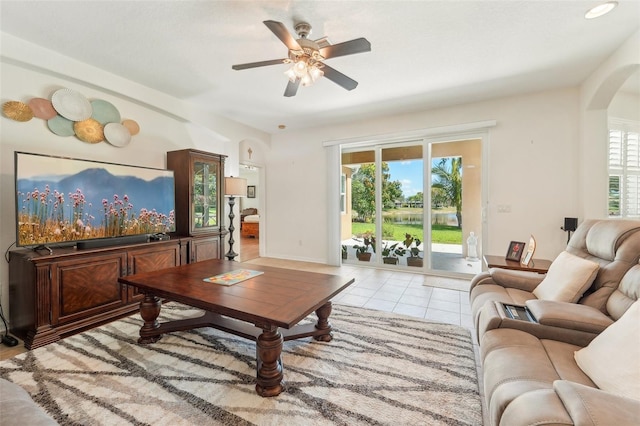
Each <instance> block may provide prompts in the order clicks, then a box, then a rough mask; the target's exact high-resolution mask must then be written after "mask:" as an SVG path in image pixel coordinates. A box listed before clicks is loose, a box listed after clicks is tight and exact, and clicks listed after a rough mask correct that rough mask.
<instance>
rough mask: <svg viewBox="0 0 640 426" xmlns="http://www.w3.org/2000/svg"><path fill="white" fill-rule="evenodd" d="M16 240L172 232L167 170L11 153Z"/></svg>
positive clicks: (52, 241)
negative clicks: (13, 167) (12, 156)
mask: <svg viewBox="0 0 640 426" xmlns="http://www.w3.org/2000/svg"><path fill="white" fill-rule="evenodd" d="M15 184H16V185H15V186H16V219H17V222H16V245H17V246H38V245H70V243H74V242H77V241H81V240H90V239H100V238H112V237H119V236H127V235H141V234H158V233H167V232H172V231H175V212H174V211H175V194H174V174H173V171H172V170H163V169H154V168H146V167H138V166H127V165H122V164H114V163H106V162H99V161H90V160H81V159H74V158H65V157H55V156H48V155H41V154H31V153H24V152H16V153H15Z"/></svg>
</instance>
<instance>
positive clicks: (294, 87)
mask: <svg viewBox="0 0 640 426" xmlns="http://www.w3.org/2000/svg"><path fill="white" fill-rule="evenodd" d="M298 87H300V79H299V78H296V81H291V80H289V83H287V88H286V89H285V90H284V95H285V96H286V97H287V98H290V97H291V96H295V95H296V93H298Z"/></svg>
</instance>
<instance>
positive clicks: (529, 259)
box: [520, 235, 536, 266]
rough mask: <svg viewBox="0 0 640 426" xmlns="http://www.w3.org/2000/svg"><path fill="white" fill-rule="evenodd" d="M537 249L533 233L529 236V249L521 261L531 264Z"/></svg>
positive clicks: (524, 264) (524, 263)
mask: <svg viewBox="0 0 640 426" xmlns="http://www.w3.org/2000/svg"><path fill="white" fill-rule="evenodd" d="M535 251H536V239H535V238H534V237H533V235H532V236H531V237H530V238H529V245H528V246H527V251H526V252H525V253H524V254H523V255H522V258H521V259H520V263H521V264H522V265H523V266H529V264H530V263H532V261H533V253H535Z"/></svg>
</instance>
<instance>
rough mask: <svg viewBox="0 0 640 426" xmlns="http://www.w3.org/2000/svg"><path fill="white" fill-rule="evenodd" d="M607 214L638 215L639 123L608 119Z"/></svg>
mask: <svg viewBox="0 0 640 426" xmlns="http://www.w3.org/2000/svg"><path fill="white" fill-rule="evenodd" d="M609 216H619V217H640V123H637V122H630V121H623V120H611V121H610V123H609Z"/></svg>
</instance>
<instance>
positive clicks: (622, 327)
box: [575, 301, 640, 400]
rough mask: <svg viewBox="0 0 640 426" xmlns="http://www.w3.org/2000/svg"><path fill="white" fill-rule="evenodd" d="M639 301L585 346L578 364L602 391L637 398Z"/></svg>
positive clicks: (639, 389)
mask: <svg viewBox="0 0 640 426" xmlns="http://www.w3.org/2000/svg"><path fill="white" fill-rule="evenodd" d="M638 336H640V301H636V302H635V303H634V304H633V305H631V307H630V308H629V309H628V310H627V312H625V314H624V315H622V317H621V318H620V319H619V320H618V321H616V322H614V323H613V324H611V325H610V326H609V327H607V329H606V330H604V331H603V332H602V333H600V334H599V335H598V337H596V338H595V339H593V341H592V342H591V343H590V344H589V345H588V346H587V347H585V348H583V349H580V350H579V351H576V353H575V360H576V363H577V364H578V366H579V367H580V368H581V369H582V371H584V372H585V373H586V374H587V376H589V378H591V380H593V382H594V383H595V384H596V385H597V386H598V387H599V388H600V389H602V390H605V391H607V392H611V393H615V394H618V395H622V396H626V397H627V398H634V399H637V400H640V341H639V340H638Z"/></svg>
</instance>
